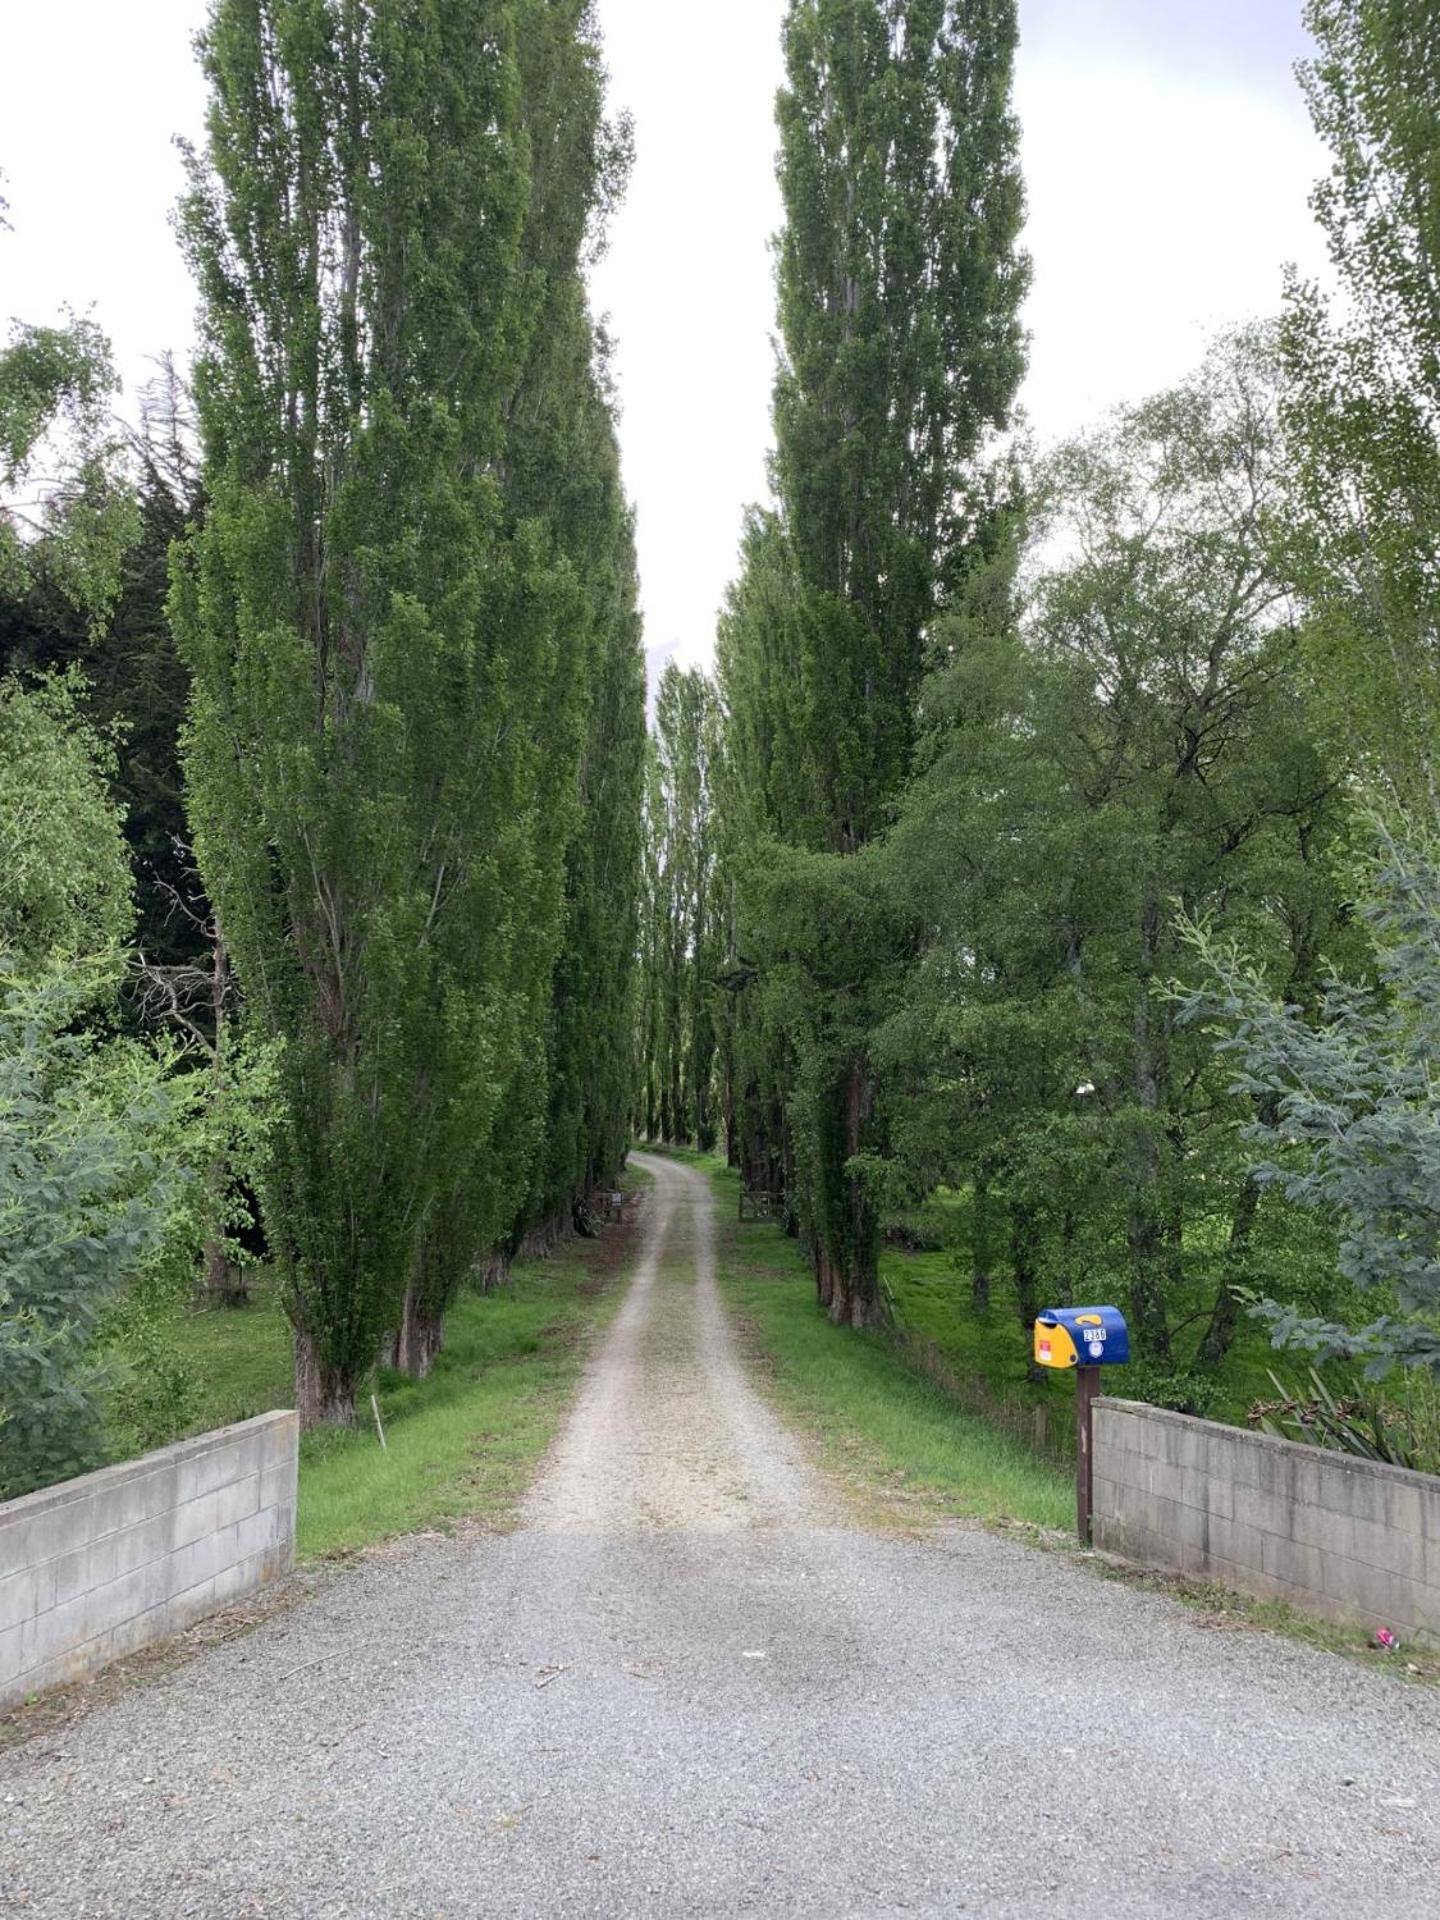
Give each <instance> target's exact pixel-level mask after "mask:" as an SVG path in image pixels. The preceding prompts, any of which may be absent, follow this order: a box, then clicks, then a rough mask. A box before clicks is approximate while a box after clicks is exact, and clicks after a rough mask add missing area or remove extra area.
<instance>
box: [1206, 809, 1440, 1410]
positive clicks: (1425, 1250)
mask: <svg viewBox="0 0 1440 1920" xmlns="http://www.w3.org/2000/svg"><path fill="white" fill-rule="evenodd" d="M1361 913H1362V916H1363V918H1364V920H1365V921H1366V923H1367V924H1368V925H1369V927H1370V928H1371V930H1372V932H1373V934H1374V936H1375V967H1376V974H1377V980H1376V983H1375V984H1374V985H1368V984H1355V983H1353V982H1350V981H1346V980H1343V979H1340V978H1332V979H1331V980H1330V981H1329V982H1328V984H1327V985H1326V987H1325V989H1324V991H1323V994H1322V997H1321V1001H1320V1006H1319V1009H1318V1018H1316V1019H1314V1020H1312V1019H1308V1018H1306V1015H1305V1012H1304V1010H1303V1009H1302V1008H1300V1007H1299V1006H1296V1005H1294V1004H1292V1003H1290V1002H1289V1001H1288V1000H1287V999H1285V998H1284V997H1282V996H1280V995H1277V994H1276V993H1275V991H1274V989H1273V987H1272V986H1270V985H1269V983H1267V982H1266V981H1265V980H1264V979H1263V978H1262V977H1261V975H1260V974H1259V972H1258V971H1257V969H1256V967H1255V965H1254V963H1253V962H1252V961H1250V960H1248V959H1245V958H1242V957H1241V955H1240V953H1239V952H1238V951H1237V950H1236V948H1235V947H1234V945H1226V944H1225V943H1223V942H1222V941H1220V940H1219V939H1217V937H1216V935H1215V933H1214V932H1213V931H1212V930H1210V929H1208V928H1198V927H1192V928H1191V930H1190V936H1189V937H1190V942H1191V945H1192V947H1193V949H1194V951H1195V953H1196V954H1197V956H1198V957H1199V959H1200V961H1201V963H1202V966H1203V967H1204V969H1205V978H1204V979H1203V980H1202V981H1201V982H1200V983H1199V984H1198V985H1197V986H1195V987H1194V988H1192V989H1191V990H1190V992H1189V993H1188V994H1184V995H1182V997H1181V1005H1182V1007H1183V1009H1184V1011H1185V1013H1186V1015H1187V1016H1188V1018H1189V1019H1191V1020H1192V1021H1196V1022H1204V1023H1207V1024H1208V1028H1209V1031H1210V1032H1211V1033H1212V1034H1214V1035H1216V1036H1217V1055H1218V1058H1219V1059H1220V1060H1221V1061H1223V1062H1224V1063H1226V1064H1227V1065H1228V1066H1229V1068H1230V1072H1231V1078H1232V1081H1233V1083H1234V1085H1235V1088H1236V1090H1237V1091H1238V1092H1240V1093H1242V1094H1243V1095H1245V1096H1247V1097H1250V1098H1252V1099H1253V1100H1255V1101H1256V1103H1257V1109H1258V1113H1259V1116H1260V1117H1259V1118H1258V1119H1257V1120H1256V1121H1255V1122H1254V1123H1252V1125H1251V1126H1250V1127H1249V1128H1248V1129H1247V1136H1248V1138H1249V1139H1250V1140H1252V1141H1253V1142H1256V1143H1258V1144H1260V1145H1261V1146H1263V1147H1264V1148H1266V1149H1268V1152H1269V1157H1268V1158H1266V1159H1265V1160H1263V1161H1262V1162H1261V1163H1260V1164H1259V1165H1258V1166H1257V1167H1256V1168H1255V1178H1256V1179H1257V1180H1259V1181H1261V1182H1262V1183H1266V1184H1273V1185H1275V1186H1278V1187H1279V1188H1280V1189H1281V1190H1282V1191H1283V1192H1284V1193H1285V1194H1286V1196H1287V1198H1288V1199H1289V1200H1291V1201H1292V1202H1293V1203H1295V1204H1297V1205H1299V1206H1302V1207H1306V1208H1309V1209H1313V1210H1317V1211H1320V1212H1322V1213H1324V1214H1326V1215H1327V1216H1330V1217H1333V1218H1336V1219H1338V1221H1339V1223H1340V1230H1339V1261H1340V1268H1341V1271H1342V1273H1343V1274H1344V1275H1345V1276H1346V1278H1347V1279H1349V1280H1350V1281H1352V1282H1353V1283H1354V1284H1355V1286H1356V1287H1357V1288H1360V1289H1364V1290H1367V1291H1371V1292H1378V1293H1379V1295H1380V1296H1381V1298H1382V1300H1384V1301H1385V1302H1386V1303H1387V1304H1389V1303H1391V1302H1393V1309H1392V1310H1390V1311H1386V1312H1383V1313H1382V1314H1381V1315H1380V1317H1379V1318H1378V1319H1375V1320H1373V1321H1372V1322H1371V1323H1370V1324H1368V1325H1367V1326H1364V1327H1361V1328H1359V1329H1354V1328H1351V1327H1348V1326H1344V1325H1340V1324H1337V1323H1336V1321H1335V1320H1334V1318H1333V1317H1331V1316H1316V1315H1306V1314H1305V1313H1304V1312H1303V1310H1302V1309H1301V1308H1299V1307H1297V1306H1296V1305H1295V1304H1293V1303H1292V1304H1290V1305H1281V1304H1279V1303H1277V1302H1275V1301H1274V1300H1269V1301H1266V1302H1262V1303H1261V1305H1260V1307H1259V1312H1260V1313H1261V1315H1262V1316H1263V1317H1264V1318H1265V1319H1266V1320H1267V1322H1268V1323H1269V1324H1270V1326H1271V1329H1272V1336H1273V1339H1274V1342H1275V1344H1276V1345H1277V1346H1290V1347H1296V1348H1300V1349H1302V1350H1305V1351H1309V1352H1313V1353H1318V1354H1320V1355H1321V1356H1322V1357H1324V1358H1333V1357H1336V1356H1344V1357H1346V1358H1350V1359H1359V1358H1363V1359H1365V1360H1366V1361H1367V1362H1368V1369H1367V1370H1368V1372H1369V1374H1370V1377H1372V1378H1378V1377H1380V1376H1381V1375H1383V1374H1384V1373H1385V1372H1386V1371H1387V1370H1388V1369H1389V1367H1390V1366H1391V1365H1392V1364H1393V1363H1394V1362H1395V1361H1397V1360H1399V1361H1403V1362H1404V1363H1405V1364H1407V1365H1419V1366H1424V1367H1427V1368H1429V1369H1431V1370H1432V1371H1437V1372H1440V1206H1437V1201H1436V1195H1437V1193H1440V1096H1437V1092H1436V1088H1435V1085H1434V1073H1433V1063H1434V1059H1435V1053H1436V1048H1437V1044H1440V1028H1437V1024H1436V1019H1437V1007H1440V868H1437V866H1436V864H1435V862H1434V860H1433V859H1432V858H1431V857H1430V856H1428V855H1426V854H1424V853H1422V852H1420V851H1418V850H1416V849H1414V848H1406V847H1402V846H1400V845H1398V844H1397V843H1396V842H1395V841H1393V840H1392V839H1390V838H1389V837H1388V836H1385V837H1384V838H1383V842H1382V850H1381V854H1380V857H1379V858H1378V859H1377V861H1376V862H1375V864H1374V867H1373V869H1372V872H1371V875H1370V879H1369V883H1368V887H1367V896H1366V898H1365V899H1364V900H1363V901H1362V903H1361ZM1394 1309H1398V1312H1397V1311H1395V1310H1394Z"/></svg>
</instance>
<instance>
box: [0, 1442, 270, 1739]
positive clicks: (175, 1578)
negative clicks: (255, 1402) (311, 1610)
mask: <svg viewBox="0 0 1440 1920" xmlns="http://www.w3.org/2000/svg"><path fill="white" fill-rule="evenodd" d="M298 1453H299V1423H298V1420H297V1418H296V1416H295V1414H293V1413H267V1414H262V1415H261V1416H260V1417H259V1419H256V1420H246V1421H243V1422H242V1423H241V1424H240V1425H239V1426H234V1427H222V1428H220V1429H219V1430H218V1431H216V1432H214V1433H205V1434H201V1435H200V1436H199V1437H198V1438H197V1439H194V1440H182V1441H180V1442H179V1443H178V1444H177V1445H175V1446H173V1447H164V1448H162V1449H161V1450H160V1451H159V1452H158V1453H148V1454H146V1455H144V1456H143V1457H142V1458H141V1459H139V1460H130V1461H127V1462H125V1463H124V1465H122V1466H117V1467H105V1468H102V1469H101V1471H100V1472H99V1473H87V1474H85V1475H83V1476H82V1477H81V1478H80V1479H78V1480H65V1481H62V1482H61V1483H60V1485H59V1486H55V1487H47V1488H45V1489H44V1490H43V1491H42V1492H40V1493H30V1494H26V1495H25V1496H24V1498H23V1499H20V1500H11V1501H9V1502H7V1503H6V1504H4V1505H0V1710H3V1709H4V1708H6V1707H11V1706H14V1705H16V1704H17V1703H18V1702H20V1701H22V1700H25V1699H27V1698H28V1697H29V1696H30V1695H31V1694H33V1693H39V1692H41V1691H43V1689H45V1688H46V1687H53V1686H58V1685H60V1684H62V1683H63V1682H65V1681H70V1680H79V1679H83V1678H84V1677H85V1676H86V1675H87V1674H91V1673H94V1672H95V1671H96V1670H97V1668H100V1667H103V1666H104V1665H105V1664H106V1662H107V1661H110V1660H115V1659H118V1658H119V1657H120V1655H122V1654H126V1653H133V1652H135V1651H136V1649H137V1648H140V1647H144V1646H148V1645H149V1644H150V1643H151V1642H152V1641H155V1640H162V1639H165V1638H166V1637H167V1636H168V1635H170V1634H174V1633H179V1632H180V1631H181V1630H182V1629H183V1628H185V1627H188V1626H190V1625H192V1624H193V1622H195V1621H196V1620H198V1619H200V1618H201V1617H202V1616H203V1615H205V1614H207V1613H212V1612H214V1611H215V1609H216V1608H218V1607H221V1606H224V1605H225V1604H226V1603H227V1602H228V1601H231V1600H237V1599H240V1598H242V1597H243V1596H245V1595H247V1594H252V1593H254V1592H256V1591H257V1590H258V1589H259V1588H260V1587H262V1586H264V1585H266V1584H267V1583H268V1582H269V1581H272V1580H274V1579H276V1578H278V1577H279V1576H280V1575H282V1574H285V1573H288V1572H289V1571H290V1568H291V1566H292V1565H293V1564H294V1558H295V1483H296V1470H297V1462H298Z"/></svg>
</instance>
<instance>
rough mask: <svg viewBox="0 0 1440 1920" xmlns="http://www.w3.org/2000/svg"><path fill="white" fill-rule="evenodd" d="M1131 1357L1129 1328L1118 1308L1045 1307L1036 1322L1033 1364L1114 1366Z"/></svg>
mask: <svg viewBox="0 0 1440 1920" xmlns="http://www.w3.org/2000/svg"><path fill="white" fill-rule="evenodd" d="M1129 1358H1130V1329H1129V1328H1128V1327H1127V1326H1126V1324H1125V1316H1124V1314H1123V1313H1121V1311H1120V1309H1119V1308H1118V1307H1047V1308H1046V1309H1045V1311H1044V1312H1043V1313H1042V1314H1041V1315H1040V1317H1039V1319H1038V1320H1037V1321H1036V1322H1035V1364H1036V1365H1037V1366H1041V1367H1115V1366H1120V1365H1122V1364H1123V1363H1124V1362H1125V1361H1127V1360H1128V1359H1129Z"/></svg>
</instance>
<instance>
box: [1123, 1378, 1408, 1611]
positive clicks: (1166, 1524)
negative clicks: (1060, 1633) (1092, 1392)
mask: <svg viewBox="0 0 1440 1920" xmlns="http://www.w3.org/2000/svg"><path fill="white" fill-rule="evenodd" d="M1094 1474H1095V1490H1094V1518H1093V1526H1094V1538H1095V1544H1096V1546H1098V1547H1101V1548H1103V1549H1104V1550H1105V1551H1107V1552H1110V1553H1116V1554H1119V1555H1121V1556H1123V1557H1124V1558H1125V1559H1129V1560H1138V1561H1140V1562H1141V1563H1142V1564H1144V1565H1146V1566H1153V1567H1163V1568H1165V1569H1167V1570H1168V1571H1170V1572H1174V1573H1184V1574H1191V1575H1194V1576H1196V1577H1199V1578H1206V1579H1213V1580H1218V1581H1220V1582H1221V1583H1222V1584H1224V1585H1226V1586H1231V1587H1235V1588H1237V1589H1238V1590H1239V1591H1241V1592H1243V1593H1250V1594H1257V1595H1259V1596H1260V1597H1262V1598H1275V1599H1282V1600H1289V1601H1292V1602H1293V1603H1294V1604H1296V1605H1297V1606H1302V1607H1309V1608H1311V1609H1313V1610H1315V1611H1317V1612H1320V1613H1325V1614H1329V1615H1331V1616H1332V1617H1334V1618H1337V1619H1347V1620H1354V1621H1357V1622H1359V1623H1361V1624H1363V1625H1365V1626H1368V1627H1390V1628H1392V1629H1393V1630H1394V1631H1395V1632H1396V1633H1398V1634H1399V1635H1400V1637H1401V1638H1402V1639H1405V1638H1407V1637H1408V1638H1410V1639H1414V1640H1416V1641H1418V1642H1424V1643H1426V1644H1429V1645H1431V1646H1440V1478H1436V1477H1435V1476H1433V1475H1431V1474H1426V1473H1411V1472H1410V1471H1409V1470H1408V1469H1407V1468H1405V1467H1391V1466H1382V1465H1380V1464H1378V1463H1376V1462H1373V1461H1369V1460H1360V1459H1352V1458H1351V1457H1350V1456H1349V1455H1347V1454H1343V1453H1330V1452H1327V1451H1326V1450H1324V1449H1323V1448H1320V1447H1307V1446H1302V1445H1300V1444H1299V1443H1297V1442H1294V1441H1290V1440H1273V1439H1271V1438H1270V1437H1269V1436H1268V1435H1266V1434H1260V1433H1250V1432H1248V1431H1246V1430H1245V1429H1244V1428H1241V1427H1225V1426H1219V1425H1217V1424H1216V1423H1215V1422H1214V1421H1211V1420H1194V1419H1191V1418H1190V1417H1189V1416H1188V1415H1186V1414H1183V1413H1171V1412H1168V1411H1167V1410H1166V1409H1164V1408H1161V1407H1147V1406H1142V1405H1140V1404H1138V1403H1137V1402H1135V1401H1132V1400H1111V1399H1101V1400H1098V1401H1097V1402H1096V1403H1095V1436H1094Z"/></svg>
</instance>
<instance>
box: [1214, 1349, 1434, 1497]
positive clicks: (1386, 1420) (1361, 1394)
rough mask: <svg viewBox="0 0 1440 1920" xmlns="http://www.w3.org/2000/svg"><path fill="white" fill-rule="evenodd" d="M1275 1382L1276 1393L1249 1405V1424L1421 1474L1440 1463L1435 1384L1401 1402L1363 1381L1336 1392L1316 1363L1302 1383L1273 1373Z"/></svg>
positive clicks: (1284, 1437)
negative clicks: (1424, 1391) (1316, 1366)
mask: <svg viewBox="0 0 1440 1920" xmlns="http://www.w3.org/2000/svg"><path fill="white" fill-rule="evenodd" d="M1270 1384H1271V1386H1272V1387H1273V1388H1274V1390H1275V1393H1276V1395H1277V1398H1275V1399H1274V1400H1257V1401H1256V1402H1255V1404H1254V1406H1252V1407H1251V1409H1250V1423H1251V1425H1252V1426H1257V1427H1259V1429H1260V1431H1261V1432H1262V1433H1268V1434H1272V1435H1273V1436H1274V1437H1275V1438H1276V1439H1277V1440H1299V1441H1301V1442H1303V1443H1304V1444H1305V1445H1307V1446H1312V1447H1327V1448H1329V1449H1330V1451H1331V1452H1332V1453H1349V1454H1353V1455H1355V1456H1357V1457H1358V1458H1359V1459H1361V1460H1382V1461H1385V1462H1387V1463H1388V1464H1390V1465H1391V1466H1396V1467H1409V1468H1411V1469H1412V1470H1414V1471H1416V1472H1419V1473H1434V1472H1435V1470H1436V1468H1437V1467H1440V1399H1437V1397H1436V1394H1435V1392H1434V1390H1433V1388H1432V1390H1431V1391H1430V1392H1429V1393H1428V1394H1424V1393H1419V1394H1417V1393H1415V1392H1414V1391H1413V1390H1407V1393H1406V1397H1405V1402H1404V1404H1403V1405H1396V1404H1395V1403H1394V1402H1393V1401H1390V1400H1387V1399H1384V1398H1382V1396H1381V1395H1380V1394H1379V1393H1377V1392H1376V1391H1375V1389H1374V1388H1373V1387H1371V1386H1367V1385H1365V1384H1364V1383H1363V1382H1360V1381H1356V1382H1354V1383H1353V1384H1352V1385H1351V1386H1350V1387H1349V1388H1348V1389H1347V1390H1346V1391H1345V1392H1343V1393H1339V1394H1337V1393H1334V1392H1332V1391H1331V1389H1330V1387H1329V1386H1328V1385H1327V1384H1326V1382H1325V1380H1324V1379H1323V1378H1322V1376H1321V1374H1320V1373H1319V1371H1318V1369H1317V1368H1315V1367H1311V1368H1310V1369H1309V1370H1308V1373H1307V1376H1306V1378H1305V1380H1304V1381H1303V1382H1302V1383H1301V1384H1300V1385H1299V1386H1297V1385H1295V1384H1294V1383H1293V1382H1291V1383H1289V1384H1287V1383H1286V1382H1284V1381H1282V1380H1281V1379H1280V1378H1279V1376H1278V1375H1277V1374H1274V1373H1272V1374H1271V1375H1270Z"/></svg>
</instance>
